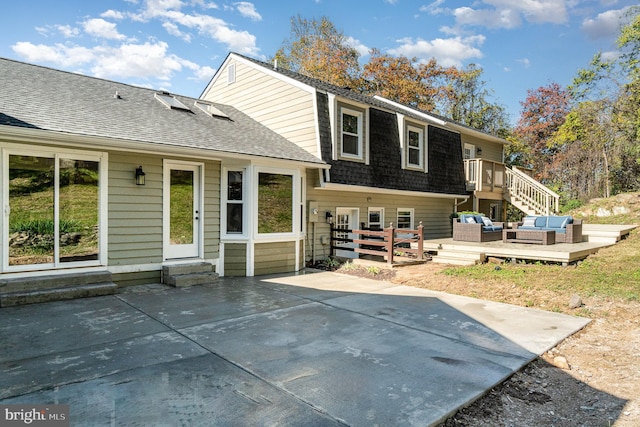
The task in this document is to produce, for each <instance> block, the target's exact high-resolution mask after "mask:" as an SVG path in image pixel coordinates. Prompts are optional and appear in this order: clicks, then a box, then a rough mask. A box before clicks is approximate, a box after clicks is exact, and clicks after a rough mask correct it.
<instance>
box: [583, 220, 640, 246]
mask: <svg viewBox="0 0 640 427" xmlns="http://www.w3.org/2000/svg"><path fill="white" fill-rule="evenodd" d="M634 228H636V226H635V225H629V226H626V227H625V226H620V225H610V224H588V223H583V224H582V240H583V241H585V242H599V243H610V244H615V243H617V242H619V241H620V240H622V239H624V238H625V237H626V236H627V235H628V234H629V233H630V232H631V230H633V229H634Z"/></svg>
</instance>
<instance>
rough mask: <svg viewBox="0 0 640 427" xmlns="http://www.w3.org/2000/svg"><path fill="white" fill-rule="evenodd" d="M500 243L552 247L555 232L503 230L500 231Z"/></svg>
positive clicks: (517, 229) (554, 240) (518, 229)
mask: <svg viewBox="0 0 640 427" xmlns="http://www.w3.org/2000/svg"><path fill="white" fill-rule="evenodd" d="M502 241H503V242H505V243H532V244H535V245H553V244H555V243H556V232H555V231H553V230H523V229H521V228H505V229H504V230H502Z"/></svg>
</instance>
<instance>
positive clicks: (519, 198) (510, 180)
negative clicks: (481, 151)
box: [464, 159, 560, 215]
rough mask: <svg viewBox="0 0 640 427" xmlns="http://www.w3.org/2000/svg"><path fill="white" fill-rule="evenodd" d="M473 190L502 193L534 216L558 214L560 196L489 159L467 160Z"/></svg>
mask: <svg viewBox="0 0 640 427" xmlns="http://www.w3.org/2000/svg"><path fill="white" fill-rule="evenodd" d="M464 171H465V178H466V180H467V188H468V190H469V191H475V192H478V193H487V192H489V193H501V194H502V195H503V198H504V199H505V200H506V201H508V202H510V203H511V204H513V205H514V206H516V207H517V208H518V209H521V210H522V211H524V212H526V213H527V214H531V215H551V214H554V213H558V210H559V203H560V196H558V194H556V193H555V192H553V191H552V190H550V189H549V188H547V187H545V186H544V185H542V184H540V183H539V182H538V181H536V180H535V179H533V178H532V177H531V176H529V175H527V174H526V173H524V172H522V171H520V170H518V169H517V168H509V167H507V166H505V165H504V164H503V163H500V162H494V161H491V160H485V159H467V160H465V161H464Z"/></svg>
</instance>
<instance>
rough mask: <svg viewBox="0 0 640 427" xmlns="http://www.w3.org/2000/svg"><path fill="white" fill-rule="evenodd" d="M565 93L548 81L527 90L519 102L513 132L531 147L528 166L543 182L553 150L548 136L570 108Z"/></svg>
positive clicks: (567, 95) (567, 93)
mask: <svg viewBox="0 0 640 427" xmlns="http://www.w3.org/2000/svg"><path fill="white" fill-rule="evenodd" d="M569 100H570V96H569V92H568V91H567V90H565V89H563V88H562V87H561V86H560V85H559V84H558V83H549V85H547V86H541V87H539V88H538V89H536V90H529V91H527V98H526V99H525V101H523V102H521V103H520V104H521V105H522V113H521V115H520V119H519V120H518V123H517V125H516V128H515V131H514V132H515V134H516V136H517V137H518V138H520V139H521V140H522V141H523V142H524V143H525V144H526V145H528V146H529V147H530V149H531V154H532V157H531V161H532V164H531V165H530V166H532V167H533V168H534V169H535V173H536V176H537V177H538V179H540V180H542V181H545V180H549V179H550V178H551V177H550V175H549V169H550V165H551V163H552V162H553V158H554V155H555V152H556V147H554V145H553V144H550V142H551V136H552V135H553V134H554V133H555V132H556V131H557V130H558V129H559V128H560V126H561V125H562V124H563V123H564V120H565V117H566V115H567V114H568V113H569V111H570V104H569Z"/></svg>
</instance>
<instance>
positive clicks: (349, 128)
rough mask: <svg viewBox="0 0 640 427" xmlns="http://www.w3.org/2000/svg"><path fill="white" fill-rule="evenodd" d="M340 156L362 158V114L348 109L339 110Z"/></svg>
mask: <svg viewBox="0 0 640 427" xmlns="http://www.w3.org/2000/svg"><path fill="white" fill-rule="evenodd" d="M340 122H341V126H340V156H341V157H346V158H351V159H358V160H362V159H363V158H364V156H363V153H364V143H363V141H364V135H363V124H362V122H363V114H362V112H360V111H355V110H351V109H348V108H341V109H340Z"/></svg>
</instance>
